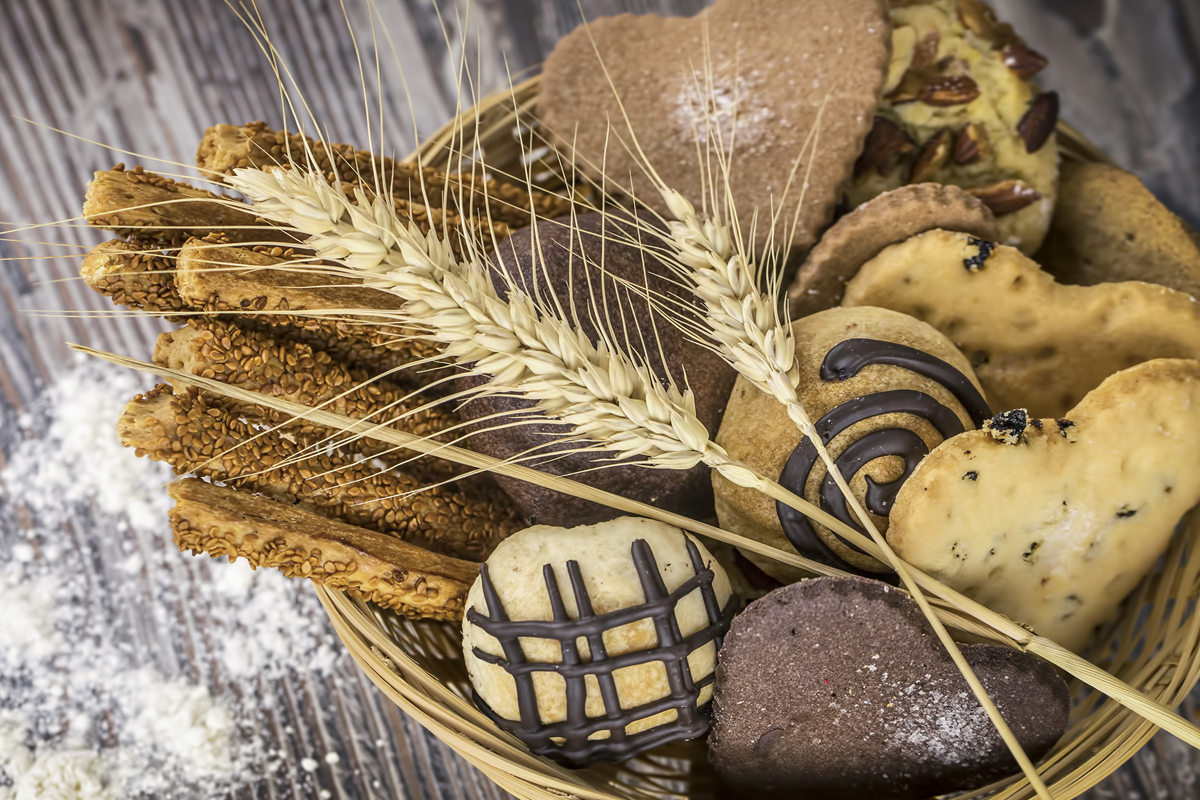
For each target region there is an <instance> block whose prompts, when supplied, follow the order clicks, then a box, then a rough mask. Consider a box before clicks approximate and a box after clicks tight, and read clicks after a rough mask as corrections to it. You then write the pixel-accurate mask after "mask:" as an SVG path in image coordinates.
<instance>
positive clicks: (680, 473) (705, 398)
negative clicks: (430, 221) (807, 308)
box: [458, 212, 736, 527]
mask: <svg viewBox="0 0 1200 800" xmlns="http://www.w3.org/2000/svg"><path fill="white" fill-rule="evenodd" d="M618 213H619V212H609V213H607V214H606V215H604V216H602V215H601V214H598V213H593V214H583V215H580V216H579V217H577V218H576V219H575V220H571V219H570V218H563V219H561V220H554V221H544V222H538V223H537V225H536V226H532V227H530V228H524V229H522V230H519V231H517V232H516V233H515V234H513V236H512V237H511V238H509V239H508V240H506V241H504V242H501V243H500V244H499V245H497V247H496V251H495V254H494V259H495V260H496V264H497V265H498V267H497V268H502V269H504V270H506V271H507V273H508V274H509V275H510V276H512V279H513V280H514V281H515V283H516V285H517V286H519V287H521V288H522V289H523V290H524V291H526V292H528V293H530V294H534V293H535V292H536V293H538V294H540V295H541V296H543V297H551V296H552V297H554V298H556V299H557V301H558V303H560V305H561V308H562V309H564V312H565V313H567V314H572V315H574V316H575V317H576V318H577V320H578V327H579V329H580V330H581V331H583V332H584V334H585V335H587V336H588V337H590V338H591V339H592V341H599V340H600V333H601V330H611V331H612V332H613V337H614V341H617V342H620V343H622V346H623V347H626V348H629V349H632V350H633V355H634V356H635V357H639V358H642V359H643V360H644V362H645V363H646V364H647V365H648V366H649V367H650V368H651V370H652V371H653V372H654V373H655V374H656V375H658V376H659V377H664V378H665V377H666V376H667V375H669V376H670V377H671V378H672V379H673V380H674V381H676V383H677V384H678V385H680V386H689V387H691V389H692V391H693V392H694V394H695V401H696V416H697V417H698V418H699V420H700V421H701V422H702V423H703V424H704V425H705V426H706V427H707V428H708V429H709V430H710V431H715V430H716V429H717V426H718V425H719V424H720V421H721V414H722V413H723V412H724V410H725V402H726V400H727V399H728V397H729V390H730V388H731V387H732V386H733V381H734V378H735V377H736V374H735V373H734V371H733V369H732V368H731V367H730V366H728V365H727V364H726V363H725V361H724V360H723V359H722V358H721V357H720V356H717V355H716V354H714V353H713V352H712V351H710V350H708V349H706V348H704V347H700V346H699V345H697V344H694V343H692V342H690V341H688V340H687V338H686V337H685V335H684V334H683V333H681V332H680V331H679V330H678V329H677V328H675V327H674V326H673V325H671V323H670V322H668V321H667V320H666V319H664V318H663V317H662V315H661V314H660V313H659V312H657V311H655V312H651V309H650V305H649V303H648V301H647V300H646V298H645V297H644V296H641V295H639V294H638V293H637V292H634V291H631V290H630V289H629V288H627V287H625V286H622V285H620V281H629V282H631V283H633V284H636V285H639V286H647V287H648V288H649V290H650V291H651V292H653V293H655V294H657V295H659V296H663V297H676V298H679V300H680V302H689V303H694V302H695V298H692V297H690V296H687V295H685V294H684V293H683V292H684V290H681V289H680V288H679V287H678V286H677V283H676V279H674V278H673V277H671V276H670V273H669V271H668V270H667V269H666V267H663V266H662V265H661V264H659V263H657V262H656V261H655V260H654V259H653V258H652V257H649V256H647V255H645V254H644V253H643V252H642V251H641V250H640V249H639V248H638V247H637V246H635V245H634V244H630V243H628V241H627V240H628V239H632V240H634V241H637V240H638V239H639V237H640V238H641V239H642V240H643V241H645V242H646V243H647V245H652V244H654V243H655V241H656V240H654V238H653V237H652V236H651V235H649V234H647V233H645V232H644V231H641V232H640V233H639V225H634V224H632V221H631V219H630V218H629V217H624V218H623V219H624V222H622V221H621V219H622V218H620V217H618V216H617V214H618ZM652 224H653V222H652V216H651V215H649V214H643V215H642V217H641V223H640V225H652ZM601 267H603V272H601ZM496 286H497V290H498V291H499V292H500V293H501V296H506V290H505V289H504V286H503V283H502V282H501V281H499V280H497V281H496ZM668 302H669V301H668ZM480 382H481V381H480V379H477V378H462V379H460V380H459V382H458V383H459V389H467V388H470V387H473V386H478V385H479V383H480ZM533 405H534V404H533V403H532V402H530V401H527V400H523V399H518V398H514V397H509V396H490V397H489V396H484V397H479V398H477V399H473V400H471V401H470V402H468V403H465V404H464V405H463V406H462V408H461V414H462V417H463V418H464V419H465V420H469V421H474V424H473V425H470V426H469V427H468V428H467V431H468V432H469V433H470V436H469V437H468V438H466V439H465V442H464V444H465V445H466V446H468V447H470V448H471V449H473V450H477V451H479V452H482V453H487V454H488V455H492V456H495V457H497V458H504V459H508V458H515V457H518V456H529V455H534V456H536V457H534V458H532V459H531V460H525V461H523V463H525V464H527V465H529V466H532V467H535V468H537V469H540V470H543V471H545V472H550V473H553V474H555V475H570V476H571V477H572V478H573V479H575V480H577V481H580V482H583V483H587V484H589V485H591V486H596V487H599V488H601V489H604V490H606V491H609V492H613V493H615V494H619V495H622V496H624V497H630V498H632V499H634V500H640V501H642V502H646V503H651V504H653V505H656V506H658V507H660V508H664V509H667V510H669V511H675V512H678V513H681V514H686V515H688V516H691V517H693V518H696V519H703V518H706V517H711V516H712V514H713V507H712V485H711V482H710V480H709V468H708V467H707V466H705V465H703V464H700V465H697V466H696V467H694V468H693V469H690V470H686V471H685V470H664V469H647V468H645V467H640V466H636V465H635V464H632V463H628V462H626V463H623V464H621V465H620V466H613V465H612V463H611V462H612V454H611V453H608V452H599V453H594V452H593V453H575V452H570V451H572V450H576V449H578V448H579V446H580V445H579V443H578V442H564V441H561V440H562V438H563V437H564V436H565V435H566V434H567V433H568V432H569V428H568V427H567V426H565V425H562V424H560V423H556V422H551V421H549V420H545V418H541V419H542V420H545V421H538V418H536V417H534V418H532V421H531V418H530V416H529V414H528V410H529V409H530V408H531V407H532V406H533ZM497 415H499V416H497ZM514 422H517V423H518V424H511V423H514ZM634 460H636V459H630V461H634ZM496 480H497V481H498V482H499V483H500V485H501V486H503V487H504V489H505V490H506V491H507V492H508V493H509V494H510V495H512V497H513V498H514V499H515V500H516V501H517V502H518V503H519V504H520V505H521V508H522V509H523V510H524V511H525V514H526V515H527V516H528V517H529V519H530V521H531V522H535V523H542V524H547V525H561V526H564V527H573V526H575V525H583V524H589V523H594V522H599V521H601V520H605V519H612V518H613V517H616V516H620V514H621V512H619V511H615V510H613V509H611V508H609V507H607V506H602V505H599V504H597V503H592V502H589V501H586V500H581V499H579V498H576V497H571V496H568V495H563V494H560V493H558V492H555V491H552V490H549V489H545V488H543V487H541V486H537V485H535V484H532V483H526V482H524V481H520V480H517V479H515V478H506V477H504V476H502V475H497V476H496Z"/></svg>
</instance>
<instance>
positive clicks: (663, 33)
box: [538, 0, 891, 248]
mask: <svg viewBox="0 0 1200 800" xmlns="http://www.w3.org/2000/svg"><path fill="white" fill-rule="evenodd" d="M890 39H891V28H890V26H889V24H888V21H887V13H886V9H885V8H884V4H883V3H882V2H879V0H719V1H718V2H717V3H715V4H714V5H713V6H711V7H710V8H708V9H705V10H704V11H702V12H701V13H700V14H697V15H696V16H695V17H692V18H690V19H685V18H671V19H664V18H662V17H659V16H653V15H649V16H642V17H635V16H631V15H628V14H622V15H621V16H617V17H608V18H602V19H598V20H595V21H594V22H590V23H588V24H587V25H586V26H582V27H580V28H578V29H576V30H575V31H573V32H572V33H571V34H570V35H568V36H566V37H564V38H563V39H562V40H561V41H560V42H559V43H558V45H557V47H555V49H554V52H553V53H551V54H550V57H549V58H548V59H547V60H546V66H545V71H544V73H543V75H542V83H541V90H540V91H541V94H540V98H539V101H538V112H539V114H540V117H541V121H542V124H543V126H544V127H545V128H546V129H548V130H549V131H550V133H551V135H552V137H553V140H554V141H555V143H556V144H557V145H558V146H559V148H560V149H562V150H563V151H564V152H566V153H568V154H570V155H572V156H573V160H574V162H575V163H576V165H577V166H578V167H579V168H580V169H582V170H583V171H584V172H585V173H586V174H589V175H591V176H593V177H598V176H599V174H600V171H601V168H603V173H604V175H605V176H606V184H607V188H609V189H614V188H617V187H619V188H620V189H622V190H624V191H626V192H630V193H632V194H634V195H635V196H636V197H637V199H638V200H639V201H641V202H643V203H645V204H646V205H648V206H650V207H651V208H653V209H655V210H657V211H659V212H660V213H665V212H666V211H667V209H666V207H665V205H664V203H663V202H662V200H661V198H660V197H659V195H658V193H657V192H656V191H655V190H654V188H653V185H652V184H651V182H650V181H649V180H648V179H647V178H646V177H645V175H644V174H643V167H642V165H641V164H640V162H639V161H638V159H636V158H635V157H634V155H632V154H631V151H632V150H633V139H632V137H631V136H630V130H631V129H632V132H633V134H635V135H636V138H637V144H638V145H640V147H641V149H642V151H643V152H644V153H645V155H646V158H647V159H648V160H649V162H650V164H651V165H653V167H654V169H655V170H656V171H657V172H658V174H659V175H660V176H661V177H662V179H663V180H664V181H665V182H666V184H667V185H668V186H669V187H671V188H673V189H675V190H676V191H679V192H681V193H682V194H683V195H684V196H685V197H687V198H688V199H689V200H691V201H692V202H693V203H694V204H695V205H696V207H697V208H700V207H701V203H702V202H703V201H704V199H705V196H706V195H705V185H704V178H705V176H706V169H702V162H706V163H707V169H712V170H715V171H714V172H711V173H708V174H711V175H716V176H718V180H719V176H720V174H721V173H720V167H719V166H718V164H717V160H716V157H715V156H716V155H717V153H719V152H720V151H721V150H722V149H723V150H724V151H725V152H726V154H727V155H728V154H729V151H730V148H731V147H732V156H731V158H730V169H731V186H732V192H733V202H734V205H735V207H736V209H737V212H738V214H739V218H740V222H741V224H742V227H743V230H746V231H749V229H750V225H751V217H752V214H753V212H755V211H757V212H758V215H759V219H758V222H757V228H756V242H757V243H758V244H759V245H761V244H763V243H765V242H766V240H767V237H768V236H769V235H770V234H771V233H772V232H773V235H774V237H775V244H776V245H780V244H782V243H783V242H784V241H786V240H787V238H788V236H789V233H790V231H791V228H792V223H793V220H795V223H796V230H795V238H794V244H795V245H796V246H797V247H804V248H806V247H808V246H810V245H811V244H812V243H813V242H814V241H816V237H817V233H818V232H819V231H820V229H821V228H822V227H824V225H825V224H826V223H827V222H828V221H829V217H830V214H831V213H832V210H833V206H834V205H835V204H836V202H837V199H838V196H839V192H840V187H841V186H842V184H843V183H844V182H845V181H846V180H847V179H848V178H849V177H850V175H851V170H852V168H853V165H854V161H855V159H856V158H857V157H858V154H859V152H860V150H861V149H862V144H863V140H864V139H865V137H866V135H867V132H868V131H869V130H870V129H871V125H872V122H873V120H874V112H875V107H876V106H877V105H878V103H879V97H880V91H881V89H882V87H883V83H884V80H885V78H886V72H887V67H888V62H889V59H890V48H891V43H890ZM597 54H599V58H597ZM610 81H611V83H610ZM618 98H619V102H618ZM626 118H628V122H626ZM610 124H611V130H610V127H609V126H610ZM814 128H816V129H818V130H819V136H818V138H817V140H816V150H815V155H814V153H813V149H812V147H809V148H808V151H807V152H804V153H803V158H802V160H801V163H800V167H799V169H797V170H795V171H793V168H794V167H795V166H796V163H797V159H800V158H801V156H802V151H803V150H804V146H805V141H806V139H807V138H808V136H809V134H810V133H812V132H813V130H814ZM706 152H707V153H708V155H706ZM810 166H811V168H810ZM802 187H805V188H803V189H802ZM718 189H719V191H718V193H717V197H719V198H720V199H721V205H724V199H725V195H724V186H723V185H722V186H719V187H718ZM785 192H786V199H785ZM801 195H803V204H802V205H801V203H800V200H801ZM781 202H782V203H783V205H782V208H781V209H780V203H781ZM709 205H710V207H711V203H710V204H709ZM774 209H780V210H781V213H780V215H779V222H778V223H777V224H776V225H775V226H774V228H772V225H771V224H769V221H768V219H769V216H770V215H771V213H772V211H773V210H774Z"/></svg>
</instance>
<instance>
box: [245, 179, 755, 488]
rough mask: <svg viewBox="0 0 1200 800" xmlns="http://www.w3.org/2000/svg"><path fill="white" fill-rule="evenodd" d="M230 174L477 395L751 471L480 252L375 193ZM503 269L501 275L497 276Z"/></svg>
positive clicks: (667, 394) (625, 440)
mask: <svg viewBox="0 0 1200 800" xmlns="http://www.w3.org/2000/svg"><path fill="white" fill-rule="evenodd" d="M230 182H231V183H232V184H233V185H234V187H235V188H237V189H238V190H239V191H241V192H242V193H243V194H245V195H246V196H247V197H250V198H251V199H253V200H254V201H255V203H256V204H255V211H256V213H258V214H260V215H262V216H263V217H265V218H267V219H270V220H273V221H275V222H278V223H281V224H284V225H288V226H290V227H292V228H294V229H295V230H297V231H299V232H302V233H304V234H306V235H307V236H308V237H309V238H308V240H307V242H306V244H307V245H308V246H310V247H314V248H316V250H317V257H318V258H322V259H328V260H332V261H335V262H338V263H341V264H344V265H345V266H346V267H347V268H349V269H351V270H353V271H355V272H357V273H358V274H359V275H360V276H361V277H362V278H363V280H364V282H365V283H366V284H367V285H369V286H372V287H374V288H378V289H382V290H385V291H388V292H391V293H393V294H395V295H397V296H398V297H400V298H401V299H403V300H404V301H405V306H404V307H403V309H402V310H401V311H400V312H399V314H400V315H402V316H403V322H404V324H407V325H412V326H414V327H420V328H421V329H422V330H424V331H426V333H425V334H423V335H424V336H425V337H426V338H428V339H430V340H432V341H436V342H439V343H441V344H442V345H443V346H444V356H445V358H447V359H448V360H452V361H454V362H456V363H459V364H462V365H464V366H465V367H466V368H467V369H468V371H469V372H470V373H471V374H474V375H480V376H485V377H488V378H489V379H490V381H489V383H488V384H487V385H486V388H485V389H483V391H487V392H491V393H501V392H505V393H508V392H511V393H519V394H521V395H523V396H525V397H527V398H529V399H533V400H536V401H537V402H538V408H539V410H541V411H543V412H544V413H546V414H547V415H549V416H551V417H554V418H556V419H559V420H561V421H563V422H565V423H567V424H568V425H570V426H571V427H572V428H573V430H574V432H575V434H576V436H577V437H578V438H580V439H582V440H587V441H592V442H596V443H598V444H599V445H600V446H602V447H603V448H604V449H606V450H609V451H611V452H613V453H615V455H616V457H617V458H631V457H634V456H642V457H644V459H645V460H644V461H642V462H640V463H643V464H645V465H647V466H650V467H657V468H664V469H690V468H691V467H694V466H695V465H696V464H698V463H700V462H704V463H706V464H708V465H709V466H711V467H713V468H714V469H717V470H719V471H720V472H721V473H722V474H723V475H725V476H726V477H727V478H729V479H730V480H732V481H734V482H737V483H739V484H740V485H757V483H758V480H759V479H758V477H757V476H755V475H754V474H753V471H752V470H750V469H749V468H748V467H746V466H745V465H742V464H739V463H736V462H734V461H733V460H732V459H730V458H729V456H728V454H727V453H726V452H725V451H724V449H723V448H721V447H719V446H718V445H717V444H716V443H715V442H713V441H712V440H711V439H710V437H709V434H708V431H707V429H706V428H705V427H704V425H703V424H702V423H701V422H700V420H699V419H697V418H696V413H695V400H694V398H693V396H692V393H691V391H690V390H688V389H682V390H681V389H680V388H679V387H677V386H676V385H675V384H674V383H673V382H667V383H666V384H665V385H664V384H663V383H662V382H660V381H659V380H658V379H657V378H656V377H655V376H654V375H653V374H652V373H651V372H650V370H649V369H648V368H647V367H646V366H645V365H644V364H637V363H634V361H633V360H632V359H631V358H630V357H629V356H627V355H625V354H624V353H622V352H621V351H620V349H619V348H617V347H616V346H615V345H614V344H613V343H611V342H606V341H603V340H602V341H601V342H600V343H599V344H594V343H593V342H592V341H591V340H590V339H589V338H588V337H587V336H585V335H583V334H582V333H581V332H580V331H579V330H578V329H577V328H575V327H572V326H571V324H570V323H569V322H568V321H566V320H564V319H562V318H560V317H558V316H556V315H555V314H554V313H553V312H552V310H551V309H550V308H548V307H547V306H546V305H545V304H544V303H543V302H541V301H539V300H538V299H536V298H534V297H532V296H530V295H529V294H527V293H526V292H524V291H523V290H521V289H520V288H519V287H518V286H516V285H513V284H511V283H510V285H509V286H508V287H507V289H508V297H507V298H506V299H501V298H500V296H499V295H498V293H497V292H496V289H495V287H494V286H493V284H492V280H491V277H490V275H489V273H488V271H487V270H486V269H485V268H484V267H483V266H482V264H481V263H480V261H481V260H480V259H477V258H466V259H463V260H459V259H458V258H457V257H456V256H455V254H454V253H453V251H452V250H451V249H450V247H449V245H448V244H447V243H445V242H444V241H442V240H440V239H438V238H437V236H436V235H433V234H429V235H423V234H422V233H421V232H420V231H419V230H418V229H417V228H416V227H415V226H413V225H412V224H410V223H405V222H403V221H401V220H399V219H397V218H396V216H395V214H394V212H393V210H392V206H391V204H390V203H389V202H388V201H387V200H386V199H385V198H383V197H382V196H377V197H375V198H374V199H371V198H368V197H366V196H365V195H360V196H359V197H357V198H356V199H357V200H358V205H353V204H351V203H349V202H348V201H347V200H346V198H345V197H344V195H343V194H342V192H341V191H340V190H339V189H337V188H336V187H334V186H331V185H330V184H329V183H327V182H326V181H325V180H324V179H323V178H322V177H321V176H319V175H314V174H312V173H298V172H294V171H290V170H272V171H270V172H264V171H260V170H254V169H240V170H237V171H236V173H235V176H234V177H233V178H232V179H231V180H230ZM502 277H503V276H502Z"/></svg>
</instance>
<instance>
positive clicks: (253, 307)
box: [175, 240, 443, 381]
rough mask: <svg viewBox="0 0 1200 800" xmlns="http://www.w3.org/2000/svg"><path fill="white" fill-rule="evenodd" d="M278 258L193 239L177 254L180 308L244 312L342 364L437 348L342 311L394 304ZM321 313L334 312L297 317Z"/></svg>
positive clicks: (400, 359)
mask: <svg viewBox="0 0 1200 800" xmlns="http://www.w3.org/2000/svg"><path fill="white" fill-rule="evenodd" d="M281 255H282V254H272V253H268V252H264V251H263V250H261V249H259V250H252V249H249V248H244V247H220V246H214V245H211V244H206V243H204V242H200V241H196V240H193V241H190V242H188V243H187V244H186V245H184V246H183V248H182V249H181V250H180V251H179V256H178V260H177V263H176V273H175V282H176V284H177V285H178V287H179V294H180V296H181V297H182V298H183V300H184V302H186V303H188V304H190V305H192V306H195V307H196V308H200V309H204V310H206V311H219V312H229V311H232V312H248V313H250V314H252V315H253V317H252V318H253V319H254V320H255V321H257V322H261V323H263V324H265V325H289V326H294V327H299V328H302V329H303V330H306V331H310V332H313V333H318V334H320V335H322V337H324V339H325V345H324V346H323V347H321V348H320V349H323V350H325V351H326V352H328V353H329V355H330V356H332V357H333V358H335V359H336V360H339V361H342V362H343V363H346V364H350V365H355V366H359V365H361V366H364V367H366V368H368V369H372V370H375V371H383V370H390V369H394V368H396V367H398V366H401V365H403V364H407V363H410V362H412V361H415V360H418V359H423V358H428V357H430V356H434V355H436V354H437V352H438V349H437V346H436V345H434V344H433V343H430V342H425V341H422V340H418V339H412V338H411V337H410V336H409V332H408V331H406V330H404V329H402V328H398V327H396V326H394V325H387V324H383V323H380V322H378V321H376V320H373V319H372V318H371V317H370V316H364V315H359V316H355V315H353V314H351V313H347V311H346V310H347V309H358V310H364V311H383V312H387V311H395V310H397V309H398V308H400V306H401V305H402V304H403V301H402V300H400V298H398V297H396V296H395V295H393V294H389V293H387V292H381V291H379V290H376V289H368V288H366V287H365V286H362V285H361V283H359V282H357V281H354V280H352V279H349V278H342V277H340V276H336V275H322V274H314V273H307V272H300V271H296V270H288V269H285V268H284V267H285V266H286V264H287V260H286V259H285V258H282V257H281ZM323 310H324V311H329V312H336V313H331V314H329V315H328V316H326V315H317V316H312V315H306V314H304V313H303V312H305V311H313V312H319V311H323ZM280 312H284V313H280ZM286 312H294V313H286ZM441 374H443V373H441V372H437V373H436V375H428V376H426V378H425V380H426V381H432V380H433V379H434V378H435V377H436V376H438V375H441Z"/></svg>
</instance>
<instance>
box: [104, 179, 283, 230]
mask: <svg viewBox="0 0 1200 800" xmlns="http://www.w3.org/2000/svg"><path fill="white" fill-rule="evenodd" d="M240 205H243V204H240V203H238V202H237V201H236V200H231V199H229V198H220V197H218V196H217V195H215V194H213V193H212V192H208V191H205V190H203V189H197V188H195V187H193V186H188V185H187V184H186V183H179V182H178V181H175V180H172V179H170V178H166V177H163V176H162V175H156V174H155V173H153V172H146V171H145V170H143V169H142V168H141V167H137V168H136V169H132V170H128V171H127V170H126V169H125V168H124V166H123V165H118V166H117V167H115V168H114V169H111V170H108V171H107V172H97V173H95V177H94V178H93V179H92V182H91V183H89V184H88V191H87V197H86V199H85V200H84V203H83V215H84V217H86V218H87V221H88V224H90V225H92V226H93V227H96V228H105V229H107V230H112V231H116V232H117V233H119V234H122V235H128V234H132V233H136V232H138V231H144V230H146V229H149V230H152V231H153V232H154V233H155V234H156V235H161V236H163V237H165V238H167V239H169V240H171V241H174V242H179V243H181V242H182V241H183V240H185V239H186V238H187V237H188V236H204V235H206V234H210V233H214V232H218V231H219V232H221V233H223V234H224V235H225V236H226V237H227V238H228V240H229V241H231V242H256V241H271V242H283V243H287V242H292V243H294V237H292V236H291V235H289V234H287V233H285V232H284V231H282V230H280V229H278V228H275V227H273V226H271V225H268V224H267V223H265V222H262V221H261V220H257V218H256V217H255V216H254V214H253V212H252V211H251V207H250V206H248V205H247V206H245V210H242V209H241V208H238V207H236V206H240ZM181 237H182V238H181Z"/></svg>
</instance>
